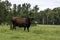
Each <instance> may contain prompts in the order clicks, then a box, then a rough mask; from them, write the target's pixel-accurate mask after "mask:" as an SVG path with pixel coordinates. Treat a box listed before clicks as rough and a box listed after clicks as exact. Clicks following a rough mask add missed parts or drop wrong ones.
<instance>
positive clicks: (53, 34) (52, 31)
mask: <svg viewBox="0 0 60 40" xmlns="http://www.w3.org/2000/svg"><path fill="white" fill-rule="evenodd" d="M0 40H60V25H37V26H31V27H30V32H27V31H24V30H23V28H17V29H16V30H10V29H9V26H7V25H4V26H0Z"/></svg>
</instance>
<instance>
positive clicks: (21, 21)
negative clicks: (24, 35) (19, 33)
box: [10, 17, 33, 32]
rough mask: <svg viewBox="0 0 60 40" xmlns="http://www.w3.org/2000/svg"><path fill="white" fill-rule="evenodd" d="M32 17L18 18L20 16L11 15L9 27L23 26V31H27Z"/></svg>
mask: <svg viewBox="0 0 60 40" xmlns="http://www.w3.org/2000/svg"><path fill="white" fill-rule="evenodd" d="M32 20H33V18H31V17H28V18H20V17H13V18H12V20H11V22H12V25H13V26H10V29H16V26H18V27H24V31H25V30H26V28H27V30H28V32H29V27H30V25H31V22H32Z"/></svg>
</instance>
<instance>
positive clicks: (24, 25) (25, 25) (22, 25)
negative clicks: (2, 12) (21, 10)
mask: <svg viewBox="0 0 60 40" xmlns="http://www.w3.org/2000/svg"><path fill="white" fill-rule="evenodd" d="M16 26H18V27H27V24H18V23H16Z"/></svg>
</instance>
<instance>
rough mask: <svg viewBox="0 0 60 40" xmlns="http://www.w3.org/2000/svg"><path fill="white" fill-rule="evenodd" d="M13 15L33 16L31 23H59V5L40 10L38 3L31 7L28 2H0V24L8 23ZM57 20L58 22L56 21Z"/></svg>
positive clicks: (6, 0)
mask: <svg viewBox="0 0 60 40" xmlns="http://www.w3.org/2000/svg"><path fill="white" fill-rule="evenodd" d="M13 16H17V17H25V18H26V17H30V16H31V17H33V18H34V21H33V23H39V24H60V7H56V8H54V9H49V8H47V9H45V10H40V11H39V7H38V5H35V6H34V7H33V8H31V4H30V3H23V4H18V5H16V4H13V6H12V4H11V3H10V2H9V1H8V0H5V1H1V2H0V24H5V23H7V24H10V22H11V21H10V20H11V18H12V17H13ZM58 21H59V22H58Z"/></svg>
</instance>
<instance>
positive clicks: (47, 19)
mask: <svg viewBox="0 0 60 40" xmlns="http://www.w3.org/2000/svg"><path fill="white" fill-rule="evenodd" d="M47 24H48V16H47Z"/></svg>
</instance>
